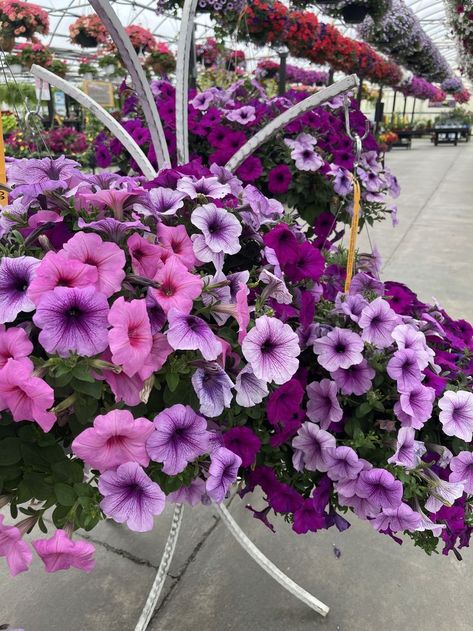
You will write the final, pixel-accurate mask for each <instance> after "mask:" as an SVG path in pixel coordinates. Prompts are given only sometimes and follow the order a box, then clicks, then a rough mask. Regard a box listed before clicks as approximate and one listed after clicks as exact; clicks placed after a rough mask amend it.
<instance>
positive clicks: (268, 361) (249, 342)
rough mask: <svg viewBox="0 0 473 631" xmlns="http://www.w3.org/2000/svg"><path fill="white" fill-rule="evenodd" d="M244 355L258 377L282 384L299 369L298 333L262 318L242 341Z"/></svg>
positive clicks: (274, 320) (278, 322)
mask: <svg viewBox="0 0 473 631" xmlns="http://www.w3.org/2000/svg"><path fill="white" fill-rule="evenodd" d="M242 352H243V356H244V357H245V359H246V360H247V362H248V363H249V364H250V365H251V368H252V370H253V372H254V374H255V375H256V377H258V379H263V380H264V381H268V382H269V381H274V382H275V383H277V384H278V385H282V384H283V383H286V381H289V379H290V378H291V377H292V376H293V375H294V374H295V372H296V371H297V369H298V368H299V360H298V359H297V357H298V356H299V354H300V348H299V344H298V337H297V334H296V333H294V331H293V330H292V329H291V327H290V326H289V325H288V324H285V323H283V322H281V320H278V319H277V318H270V317H269V316H266V315H265V316H261V317H260V318H257V320H256V322H255V326H254V327H253V328H252V329H251V331H250V332H249V333H248V335H247V336H246V337H245V339H244V340H243V344H242Z"/></svg>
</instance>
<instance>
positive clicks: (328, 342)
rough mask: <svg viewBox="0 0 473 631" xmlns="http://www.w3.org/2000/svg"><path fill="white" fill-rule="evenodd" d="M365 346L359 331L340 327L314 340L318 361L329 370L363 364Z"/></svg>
mask: <svg viewBox="0 0 473 631" xmlns="http://www.w3.org/2000/svg"><path fill="white" fill-rule="evenodd" d="M363 348H364V344H363V340H362V339H361V337H360V336H359V335H358V334H357V333H354V332H353V331H350V329H340V328H338V327H337V328H336V329H334V330H333V331H330V332H329V333H327V335H325V336H324V337H321V338H319V339H317V340H315V342H314V353H316V355H317V361H318V362H319V364H320V365H321V366H323V367H324V368H325V369H326V370H328V371H329V372H333V371H334V370H337V369H338V368H350V366H353V365H354V364H361V362H362V361H363V355H362V351H363Z"/></svg>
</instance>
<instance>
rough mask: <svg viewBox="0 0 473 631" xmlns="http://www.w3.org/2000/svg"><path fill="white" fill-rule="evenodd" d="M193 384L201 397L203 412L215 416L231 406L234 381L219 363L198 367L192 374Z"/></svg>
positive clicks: (201, 409)
mask: <svg viewBox="0 0 473 631" xmlns="http://www.w3.org/2000/svg"><path fill="white" fill-rule="evenodd" d="M192 386H193V387H194V391H195V393H196V395H197V398H198V399H199V403H200V412H201V414H204V415H205V416H209V417H211V418H213V417H215V416H220V414H221V413H222V412H223V410H224V409H225V408H229V407H230V405H231V402H232V398H233V395H232V388H233V383H232V380H231V379H230V377H229V376H228V375H227V373H226V372H225V371H224V370H223V368H221V367H220V366H219V365H218V364H217V363H215V362H213V363H209V364H207V365H206V366H205V367H204V368H197V370H196V371H195V373H194V374H193V375H192Z"/></svg>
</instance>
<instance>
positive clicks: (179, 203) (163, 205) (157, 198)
mask: <svg viewBox="0 0 473 631" xmlns="http://www.w3.org/2000/svg"><path fill="white" fill-rule="evenodd" d="M186 197H187V194H186V193H184V192H182V191H174V190H173V189H172V188H164V187H159V188H152V189H151V190H150V191H149V198H148V199H147V200H143V201H140V202H138V203H137V204H135V205H134V208H135V210H136V212H139V213H141V214H142V215H145V216H147V215H151V216H154V217H158V218H159V217H160V216H161V215H162V216H172V215H175V214H176V213H177V211H178V210H179V209H180V208H182V207H183V206H184V200H185V198H186Z"/></svg>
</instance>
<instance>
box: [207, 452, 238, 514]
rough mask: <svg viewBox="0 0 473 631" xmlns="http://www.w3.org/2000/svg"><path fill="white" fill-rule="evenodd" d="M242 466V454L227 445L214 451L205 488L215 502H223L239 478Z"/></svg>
mask: <svg viewBox="0 0 473 631" xmlns="http://www.w3.org/2000/svg"><path fill="white" fill-rule="evenodd" d="M240 466H241V458H240V456H237V455H236V454H234V453H233V451H230V449H227V448H226V447H221V448H220V449H218V450H217V451H215V452H213V453H212V456H211V459H210V467H209V477H208V478H207V482H206V484H205V489H206V491H207V495H208V496H209V497H210V498H211V499H212V500H213V501H214V502H223V500H224V499H225V496H226V494H227V493H228V490H229V489H230V487H231V485H232V484H233V483H234V482H235V480H236V479H237V475H238V469H239V468H240Z"/></svg>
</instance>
